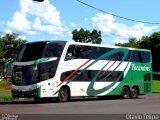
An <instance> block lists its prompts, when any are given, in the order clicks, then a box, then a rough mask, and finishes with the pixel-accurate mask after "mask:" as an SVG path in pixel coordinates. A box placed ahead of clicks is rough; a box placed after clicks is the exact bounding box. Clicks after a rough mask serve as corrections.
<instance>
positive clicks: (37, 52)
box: [16, 41, 65, 62]
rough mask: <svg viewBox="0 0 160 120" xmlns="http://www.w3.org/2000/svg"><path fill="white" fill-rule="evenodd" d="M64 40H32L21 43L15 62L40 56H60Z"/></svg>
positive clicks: (35, 58) (31, 59)
mask: <svg viewBox="0 0 160 120" xmlns="http://www.w3.org/2000/svg"><path fill="white" fill-rule="evenodd" d="M64 46H65V42H56V41H55V42H47V41H46V42H33V43H27V44H25V45H23V46H22V47H21V48H20V49H19V52H18V55H17V59H16V61H17V62H27V61H34V60H37V59H40V58H42V57H47V58H49V57H60V56H61V54H62V51H63V48H64Z"/></svg>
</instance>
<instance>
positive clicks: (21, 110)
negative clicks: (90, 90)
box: [0, 93, 160, 114]
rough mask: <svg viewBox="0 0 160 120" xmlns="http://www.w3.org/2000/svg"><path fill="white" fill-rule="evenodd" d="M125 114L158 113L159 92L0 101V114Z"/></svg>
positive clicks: (159, 104) (159, 103)
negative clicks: (47, 100)
mask: <svg viewBox="0 0 160 120" xmlns="http://www.w3.org/2000/svg"><path fill="white" fill-rule="evenodd" d="M4 113H9V114H14V113H15V114H110V113H111V114H126V113H138V114H140V113H153V114H156V113H160V94H159V93H154V94H148V95H144V96H140V97H139V98H138V99H126V100H124V99H120V98H117V97H112V98H111V97H108V98H106V99H105V100H104V99H103V100H100V99H98V98H86V99H80V98H78V99H77V98H76V99H72V100H71V101H70V102H66V103H58V102H56V101H55V100H53V101H52V102H50V103H40V104H35V103H34V102H33V101H18V102H17V101H15V102H0V114H4Z"/></svg>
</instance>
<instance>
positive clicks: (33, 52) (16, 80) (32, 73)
mask: <svg viewBox="0 0 160 120" xmlns="http://www.w3.org/2000/svg"><path fill="white" fill-rule="evenodd" d="M65 44H66V42H63V41H61V42H59V41H52V42H47V41H42V42H33V43H26V44H25V45H23V46H22V47H21V48H20V49H19V52H18V54H17V58H16V61H15V62H14V63H13V65H14V67H13V80H12V96H13V97H32V98H33V97H34V98H35V97H40V86H41V84H40V82H42V81H45V80H48V79H51V78H53V77H54V76H55V74H56V70H57V66H58V63H59V60H60V57H61V54H62V52H63V48H64V46H65Z"/></svg>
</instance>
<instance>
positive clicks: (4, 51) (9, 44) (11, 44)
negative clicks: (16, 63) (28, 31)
mask: <svg viewBox="0 0 160 120" xmlns="http://www.w3.org/2000/svg"><path fill="white" fill-rule="evenodd" d="M25 42H26V40H22V39H21V38H19V36H18V34H15V33H13V34H6V35H5V36H3V37H0V47H1V48H0V59H1V60H2V59H6V60H9V59H10V60H14V58H15V53H16V49H17V47H18V46H19V45H20V44H23V43H25Z"/></svg>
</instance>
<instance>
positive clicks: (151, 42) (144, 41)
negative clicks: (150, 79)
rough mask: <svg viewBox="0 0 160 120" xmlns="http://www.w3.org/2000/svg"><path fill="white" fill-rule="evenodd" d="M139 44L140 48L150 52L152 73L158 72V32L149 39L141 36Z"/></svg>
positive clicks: (159, 44) (159, 41)
mask: <svg viewBox="0 0 160 120" xmlns="http://www.w3.org/2000/svg"><path fill="white" fill-rule="evenodd" d="M139 43H140V46H141V48H144V49H150V50H151V53H152V66H153V71H160V67H158V66H160V62H159V61H160V54H159V53H160V32H154V33H153V34H151V35H150V36H149V37H148V36H143V37H142V38H141V40H140V42H139Z"/></svg>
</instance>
